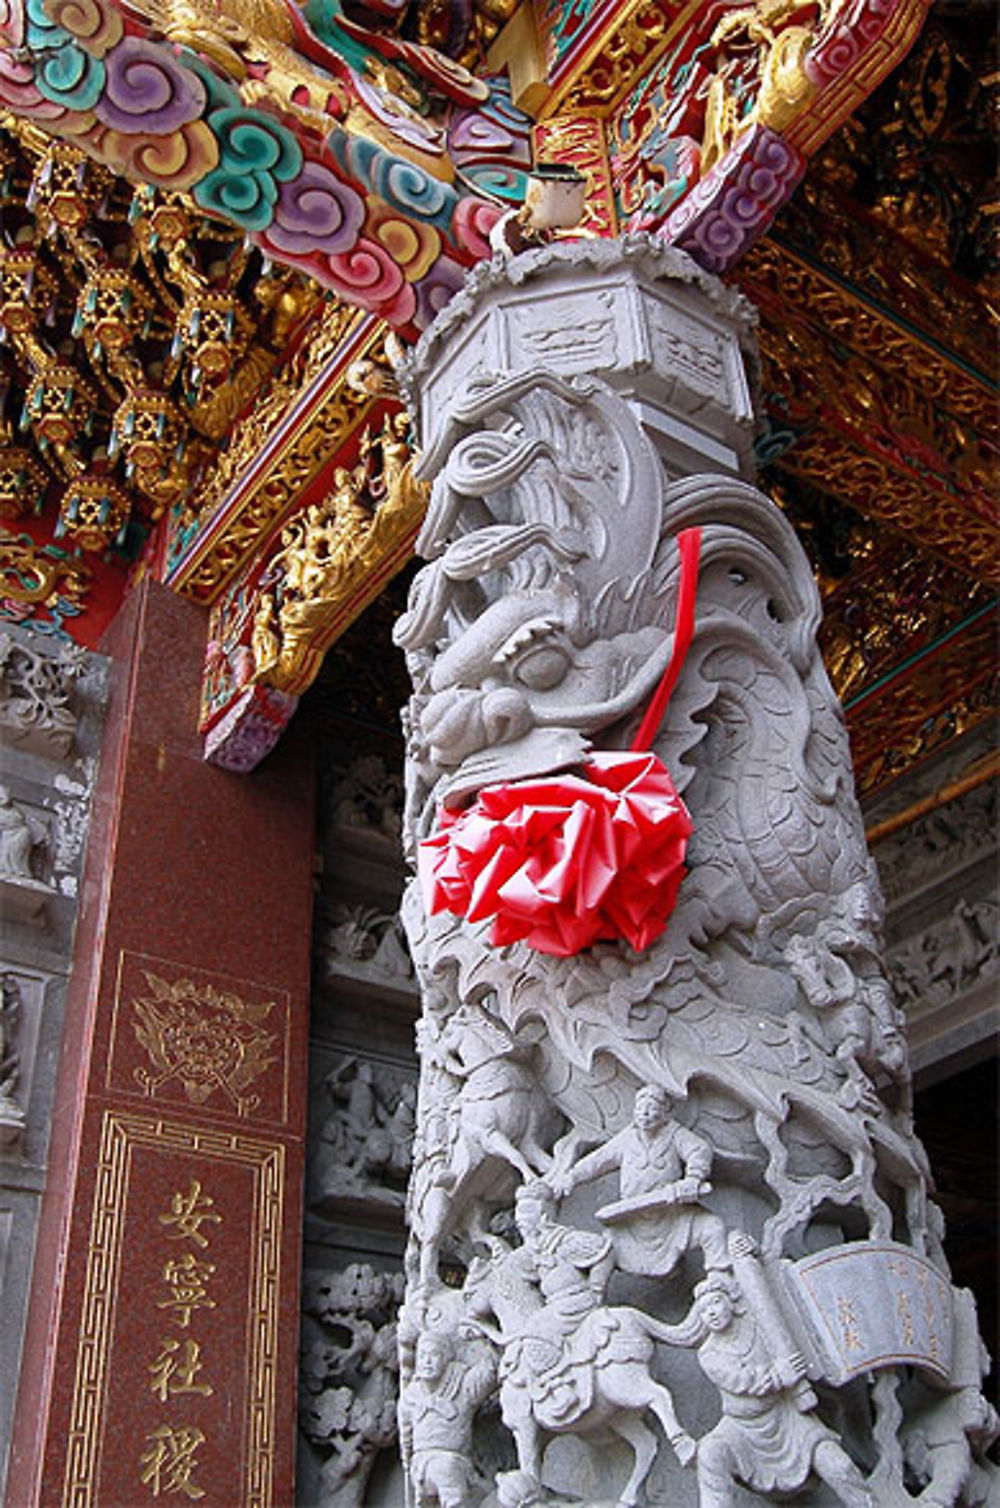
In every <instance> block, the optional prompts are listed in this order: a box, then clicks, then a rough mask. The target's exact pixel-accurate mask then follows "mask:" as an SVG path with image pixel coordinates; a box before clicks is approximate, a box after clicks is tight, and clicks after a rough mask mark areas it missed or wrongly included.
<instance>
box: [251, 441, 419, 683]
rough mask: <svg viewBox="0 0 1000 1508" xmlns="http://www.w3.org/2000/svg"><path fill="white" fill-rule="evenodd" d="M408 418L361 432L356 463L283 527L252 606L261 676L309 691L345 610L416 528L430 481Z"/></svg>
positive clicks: (258, 676) (256, 661)
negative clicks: (421, 468) (421, 472)
mask: <svg viewBox="0 0 1000 1508" xmlns="http://www.w3.org/2000/svg"><path fill="white" fill-rule="evenodd" d="M408 430H409V417H408V415H407V414H406V413H405V412H403V411H399V412H397V413H394V414H391V415H389V416H387V417H386V419H385V420H384V422H383V424H382V428H381V430H380V431H379V432H378V434H377V435H376V436H374V437H373V436H372V434H371V432H370V430H369V431H366V432H365V434H364V436H363V437H362V441H361V447H360V458H359V461H358V464H357V465H356V466H354V467H352V468H348V467H346V466H338V467H337V468H336V470H335V471H334V474H333V486H332V490H331V491H330V493H329V495H328V496H327V497H326V498H325V499H324V500H323V501H322V502H320V503H313V504H311V505H310V506H309V507H308V508H307V509H306V511H305V512H304V513H303V514H302V515H301V516H300V517H298V518H296V519H295V520H294V521H293V522H292V523H290V524H288V525H287V526H286V528H285V529H284V530H283V531H282V534H281V542H280V549H279V550H278V552H277V554H276V555H274V556H273V557H272V559H271V561H270V563H269V565H268V566H267V568H266V569H265V572H264V575H263V577H262V579H261V591H260V595H259V597H258V600H257V606H256V609H255V612H254V619H253V631H252V637H251V650H252V652H253V657H254V672H253V675H254V679H255V680H256V681H260V682H264V683H265V684H267V685H269V686H274V687H276V688H277V689H278V690H281V691H288V692H293V693H297V692H300V691H303V690H305V688H306V686H308V684H309V682H310V681H311V680H312V678H313V676H314V675H315V674H316V671H317V670H318V668H319V665H320V663H321V661H322V657H323V654H324V652H325V651H326V649H327V648H328V647H329V644H330V643H331V642H332V638H333V636H334V635H335V632H336V626H337V621H338V615H339V613H340V612H341V610H342V609H343V607H344V605H345V604H346V603H347V602H348V601H349V599H350V598H351V596H352V594H353V593H354V592H355V591H356V590H357V589H358V588H359V586H360V585H361V583H362V582H363V580H364V578H365V577H366V576H367V575H368V573H369V572H370V570H371V568H372V566H373V565H375V563H376V562H382V561H384V560H386V559H387V558H389V557H390V556H391V555H392V553H393V551H394V549H396V548H397V547H398V546H399V545H400V543H401V542H402V541H403V540H405V538H406V537H407V536H408V535H409V534H411V533H412V532H413V531H414V530H415V528H416V526H417V524H418V523H419V521H420V519H421V518H422V516H423V513H424V510H425V508H426V505H427V497H428V490H429V489H428V487H427V485H426V483H423V482H419V481H417V479H416V478H415V477H414V475H413V458H412V456H411V454H410V448H409V444H408V441H407V434H408Z"/></svg>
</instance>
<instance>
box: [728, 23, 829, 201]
mask: <svg viewBox="0 0 1000 1508" xmlns="http://www.w3.org/2000/svg"><path fill="white" fill-rule="evenodd" d="M837 3H838V0H832V3H831V4H830V5H827V6H826V7H825V8H824V7H821V8H820V15H821V19H820V22H819V24H818V26H801V25H798V24H789V23H794V18H795V17H796V16H798V15H799V14H800V13H801V12H803V11H814V10H815V8H816V7H815V0H756V4H754V5H746V6H741V7H740V8H739V9H738V10H733V11H729V12H728V13H727V14H726V15H724V16H723V17H722V19H721V21H719V23H718V25H717V26H716V28H715V30H714V31H713V33H712V39H711V45H712V47H713V48H714V49H715V50H716V53H717V55H718V61H717V64H716V70H715V76H714V77H713V79H712V82H711V84H710V85H709V90H708V100H707V103H706V109H705V133H704V138H703V140H702V147H701V171H702V174H703V175H704V174H705V173H708V172H710V170H711V169H712V168H713V167H714V166H715V164H716V163H717V162H718V161H719V159H720V158H721V157H724V156H725V154H726V153H727V152H728V151H729V149H730V147H731V146H732V145H733V143H734V142H735V140H736V138H737V137H738V136H741V135H742V134H743V133H744V132H745V131H748V130H749V129H750V128H751V126H754V125H762V126H768V127H769V128H770V129H771V130H772V131H779V132H780V131H784V130H785V128H786V127H787V126H788V125H790V123H791V122H792V121H793V120H794V119H795V118H796V117H797V116H798V115H799V114H800V112H801V111H802V108H803V107H804V105H805V104H806V102H807V101H808V100H809V99H810V98H811V96H812V95H813V94H815V92H816V88H815V85H814V84H813V83H812V82H811V81H810V79H809V77H808V75H807V74H806V71H805V62H806V58H807V56H808V53H809V49H810V46H811V45H812V42H813V40H814V39H815V37H816V35H817V34H818V32H819V31H820V30H822V29H823V27H824V25H825V22H826V19H827V16H826V12H827V11H831V12H832V9H833V8H834V7H835V6H836V5H837ZM748 53H749V54H753V56H751V57H748Z"/></svg>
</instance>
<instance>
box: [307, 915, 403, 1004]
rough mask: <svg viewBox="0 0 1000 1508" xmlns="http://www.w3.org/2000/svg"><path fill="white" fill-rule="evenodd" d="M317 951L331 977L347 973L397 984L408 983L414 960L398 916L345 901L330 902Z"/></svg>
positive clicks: (374, 980) (375, 980)
mask: <svg viewBox="0 0 1000 1508" xmlns="http://www.w3.org/2000/svg"><path fill="white" fill-rule="evenodd" d="M318 952H319V953H320V955H321V956H322V959H323V966H324V970H325V972H326V973H328V974H329V975H330V976H332V977H335V976H336V975H338V974H345V973H346V974H352V975H356V976H358V977H359V978H363V979H371V980H372V981H373V982H378V981H381V980H385V981H390V982H392V983H394V984H396V985H397V986H399V985H402V986H409V985H410V984H411V982H412V980H413V963H412V960H411V958H410V954H409V950H408V948H407V945H406V937H405V935H404V933H403V929H402V927H401V925H400V922H399V917H398V915H397V914H396V913H395V912H388V911H381V910H380V909H379V908H378V907H377V906H366V905H363V904H354V905H351V904H348V903H347V902H346V901H333V902H332V903H331V904H329V905H328V906H327V907H326V925H325V926H322V928H321V932H320V936H319V938H318Z"/></svg>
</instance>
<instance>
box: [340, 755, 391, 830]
mask: <svg viewBox="0 0 1000 1508" xmlns="http://www.w3.org/2000/svg"><path fill="white" fill-rule="evenodd" d="M402 804H403V783H402V780H401V778H400V776H399V774H398V772H396V771H395V770H392V769H390V768H389V767H388V766H387V764H386V762H385V760H384V759H383V758H382V757H381V755H379V754H363V755H361V756H359V757H358V758H357V759H355V760H353V761H351V763H350V764H348V765H347V766H346V767H345V768H341V769H335V770H332V771H331V772H330V784H329V797H328V801H327V806H328V815H327V822H328V824H329V826H330V828H331V829H332V830H336V829H337V828H345V829H349V830H351V831H354V832H359V833H367V834H371V835H372V836H378V837H381V838H387V839H393V840H397V841H398V838H399V829H400V811H401V809H402Z"/></svg>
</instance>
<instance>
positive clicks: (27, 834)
mask: <svg viewBox="0 0 1000 1508" xmlns="http://www.w3.org/2000/svg"><path fill="white" fill-rule="evenodd" d="M48 847H49V827H48V823H47V822H46V821H45V819H44V818H43V817H41V816H40V815H39V814H38V813H37V812H35V811H33V810H32V809H31V808H30V807H28V806H27V804H26V803H24V802H21V801H15V800H14V798H13V797H12V795H11V793H10V790H9V789H8V787H7V786H6V785H0V900H2V905H3V909H4V912H5V913H6V915H7V917H8V918H9V919H13V920H15V921H20V922H29V923H38V922H40V921H41V920H42V918H43V914H44V911H45V900H46V897H47V896H49V895H51V894H52V889H53V887H52V886H51V885H50V884H48V883H47V882H46V881H45V880H43V879H41V878H40V873H41V872H42V868H43V864H45V861H46V860H47V859H48V853H47V850H48ZM46 867H49V866H48V865H46Z"/></svg>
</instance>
